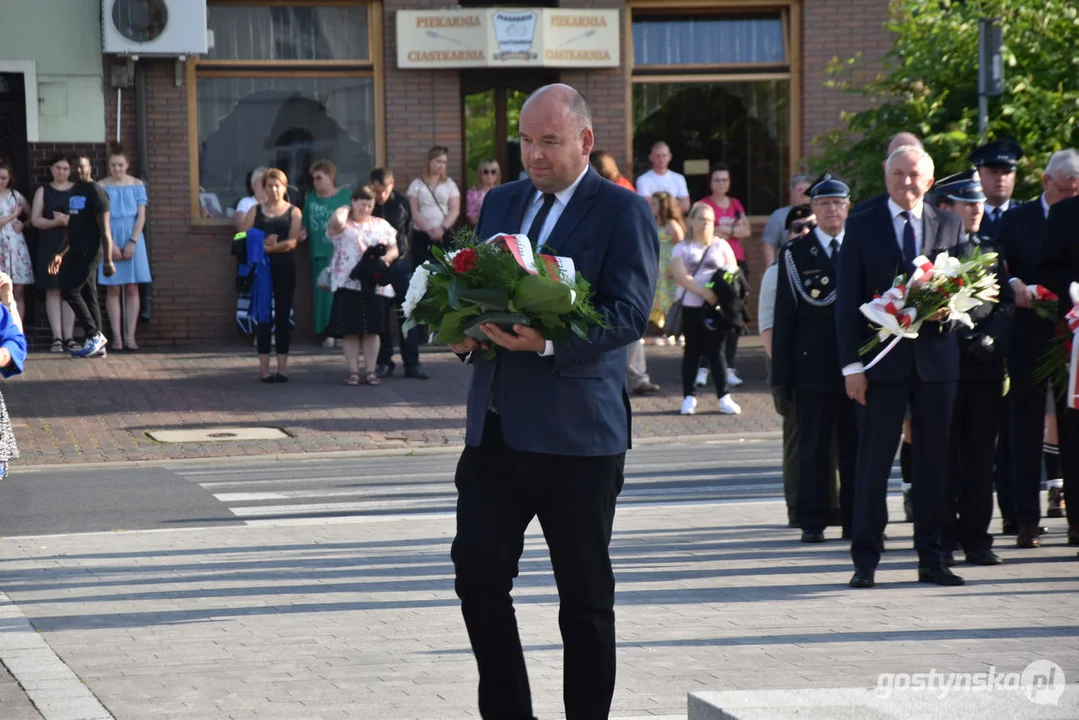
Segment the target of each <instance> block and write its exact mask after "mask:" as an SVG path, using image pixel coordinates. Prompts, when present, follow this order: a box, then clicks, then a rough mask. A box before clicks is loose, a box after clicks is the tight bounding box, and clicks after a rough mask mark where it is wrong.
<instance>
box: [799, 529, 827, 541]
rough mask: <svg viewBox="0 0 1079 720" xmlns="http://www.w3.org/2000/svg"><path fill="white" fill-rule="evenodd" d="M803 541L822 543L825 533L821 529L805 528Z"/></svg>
mask: <svg viewBox="0 0 1079 720" xmlns="http://www.w3.org/2000/svg"><path fill="white" fill-rule="evenodd" d="M802 542H804V543H822V542H824V533H822V532H820V531H819V530H803V531H802Z"/></svg>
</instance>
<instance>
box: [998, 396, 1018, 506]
mask: <svg viewBox="0 0 1079 720" xmlns="http://www.w3.org/2000/svg"><path fill="white" fill-rule="evenodd" d="M1010 398H1011V392H1009V393H1008V395H1006V396H1004V398H1003V403H1002V405H1001V412H1000V434H999V435H998V436H997V455H996V464H995V467H994V468H993V484H994V485H996V488H997V507H999V508H1000V516H1001V517H1002V518H1003V519H1004V521H1005V522H1009V523H1014V522H1015V493H1014V492H1012V419H1011V402H1010Z"/></svg>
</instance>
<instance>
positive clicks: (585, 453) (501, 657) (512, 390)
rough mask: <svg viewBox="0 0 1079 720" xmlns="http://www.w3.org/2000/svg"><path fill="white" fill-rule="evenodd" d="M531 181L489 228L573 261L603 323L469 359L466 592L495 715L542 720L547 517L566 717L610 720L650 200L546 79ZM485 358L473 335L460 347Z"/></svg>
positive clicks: (646, 295)
mask: <svg viewBox="0 0 1079 720" xmlns="http://www.w3.org/2000/svg"><path fill="white" fill-rule="evenodd" d="M520 137H521V158H522V161H523V164H524V166H525V168H526V169H527V170H528V176H529V179H528V180H518V181H517V182H513V183H509V184H507V185H502V186H501V187H497V188H495V189H493V190H491V192H490V193H489V194H488V195H487V199H486V200H485V201H484V203H483V210H482V212H481V214H480V218H479V224H478V233H479V235H480V237H489V236H491V235H494V234H497V233H525V234H527V235H528V237H529V238H530V239H531V240H532V242H533V243H534V244H535V245H536V246H537V247H539V248H541V252H546V253H549V254H552V255H560V256H566V257H570V258H572V259H573V261H574V263H575V265H576V269H577V271H578V272H579V273H580V274H581V275H582V276H583V277H584V278H585V279H586V280H588V281H589V282H590V283H591V285H592V288H593V290H594V293H595V295H594V301H595V305H596V308H597V309H598V310H599V312H600V314H601V315H602V316H603V318H604V320H605V321H606V322H605V327H602V328H601V327H593V328H591V329H590V331H589V338H588V340H582V339H580V338H578V337H576V336H574V335H572V334H571V335H570V336H569V337H568V338H567V339H566V340H560V341H557V342H551V341H550V340H548V339H546V338H543V337H541V336H540V335H539V333H537V332H536V331H535V330H533V329H531V328H529V327H525V326H521V325H517V326H514V327H513V329H512V331H509V330H503V329H499V328H498V327H496V326H494V325H484V326H482V328H483V330H484V332H485V333H486V334H487V336H488V337H489V338H490V340H491V341H492V342H493V343H494V344H496V345H497V346H499V347H498V353H497V355H496V357H495V358H494V359H492V360H485V359H483V358H482V357H480V354H478V353H474V354H472V355H471V362H472V366H473V375H472V383H471V385H470V387H469V391H468V420H467V430H466V435H465V444H466V447H465V449H464V452H463V453H462V454H461V459H460V462H459V463H458V465H457V475H456V484H457V492H458V495H457V535H456V537H455V538H454V541H453V550H452V557H453V563H454V568H455V570H456V585H455V587H456V590H457V595H458V597H460V599H461V611H462V614H463V615H464V619H465V625H466V627H467V629H468V635H469V640H470V641H471V643H472V650H473V653H474V654H475V657H476V663H477V665H478V666H479V676H480V683H479V709H480V714H481V715H482V716H483V717H484V718H499V719H501V718H531V717H532V701H531V696H530V692H529V687H528V676H527V673H526V672H525V663H524V656H523V653H522V650H521V641H520V637H519V635H518V632H517V622H516V619H515V617H514V611H513V601H512V599H511V597H510V590H511V589H512V586H513V579H514V578H515V577H516V576H517V563H518V560H519V559H520V556H521V551H522V548H523V545H524V532H525V529H526V528H527V527H528V524H529V523H530V522H531V521H532V519H533V518H534V517H538V518H539V521H540V525H541V526H542V528H543V533H544V537H545V538H546V540H547V547H548V548H549V550H550V553H551V564H552V566H553V568H554V575H555V582H556V583H557V585H558V594H559V600H560V603H561V607H560V611H559V627H560V629H561V631H562V640H563V643H564V645H565V655H564V658H565V659H564V662H565V673H564V678H565V680H564V683H565V688H564V693H563V695H564V701H565V706H566V716H567V717H568V718H605V717H607V714H608V712H609V710H610V705H611V698H612V696H613V694H614V679H615V634H614V575H613V573H612V570H611V560H610V555H609V552H608V545H609V543H610V539H611V527H612V523H613V520H614V508H615V499H616V498H617V496H618V493H619V492H620V490H621V489H622V482H623V468H624V465H625V453H626V449H627V448H628V447H629V441H630V405H629V397H628V395H627V394H626V369H625V368H626V346H627V345H629V344H630V343H632V342H636V341H637V340H639V339H640V338H641V336H642V335H643V334H644V331H645V327H646V326H647V324H648V315H649V312H650V310H651V307H652V296H653V293H654V291H655V283H656V273H657V269H658V267H659V237H658V235H657V233H656V226H655V222H654V221H653V219H652V210H651V208H650V207H649V204H648V202H647V201H646V200H645V199H643V198H641V197H639V196H637V195H636V194H634V193H632V192H630V191H629V190H626V189H624V188H621V187H619V186H617V185H615V184H613V183H609V182H604V181H603V180H602V179H601V178H600V176H599V175H597V174H596V173H595V171H593V170H592V169H591V168H590V166H589V164H588V154H589V153H590V152H591V151H592V147H593V145H594V137H593V133H592V121H591V116H590V113H589V110H588V106H587V104H586V103H585V100H584V98H583V97H581V95H580V94H579V93H578V92H577V91H576V90H574V89H573V88H571V87H569V86H567V85H561V84H557V85H548V86H546V87H543V88H540V89H539V90H537V91H536V92H535V93H533V94H532V95H531V96H530V97H529V98H528V100H527V101H526V102H525V104H524V106H523V107H522V109H521V119H520ZM452 349H453V350H454V351H455V352H457V353H458V354H465V353H472V352H473V351H474V350H476V349H477V345H476V343H475V342H473V341H471V340H470V339H468V340H465V342H463V343H461V344H459V345H455V346H452Z"/></svg>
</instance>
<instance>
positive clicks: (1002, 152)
mask: <svg viewBox="0 0 1079 720" xmlns="http://www.w3.org/2000/svg"><path fill="white" fill-rule="evenodd" d="M1022 157H1023V148H1021V147H1019V143H1017V142H1015V141H1014V140H993V141H992V142H988V143H986V144H985V145H982V146H981V147H978V148H975V149H974V152H972V153H971V154H970V161H971V162H972V163H974V166H975V167H976V168H978V179H979V180H980V181H981V184H982V191H983V192H984V193H985V217H983V218H982V224H981V229H980V230H979V232H980V233H981V234H982V235H985V236H986V237H988V238H990V239H994V240H995V239H996V237H997V235H998V234H1000V223H1001V221H1002V220H1003V218H1004V213H1006V212H1008V211H1009V210H1011V209H1012V208H1013V207H1014V206H1015V205H1016V203H1014V202H1012V194H1013V193H1014V192H1015V168H1016V166H1017V165H1018V163H1019V161H1020V160H1021V159H1022Z"/></svg>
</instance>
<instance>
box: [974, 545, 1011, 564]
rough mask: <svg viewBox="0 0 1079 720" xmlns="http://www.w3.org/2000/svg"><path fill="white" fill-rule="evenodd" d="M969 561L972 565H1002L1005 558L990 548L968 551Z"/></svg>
mask: <svg viewBox="0 0 1079 720" xmlns="http://www.w3.org/2000/svg"><path fill="white" fill-rule="evenodd" d="M967 562H968V563H970V564H971V565H1000V564H1001V563H1002V562H1004V561H1003V560H1001V559H1000V556H999V555H997V554H996V553H995V552H993V551H992V550H990V549H989V548H985V549H984V550H975V551H974V552H968V553H967Z"/></svg>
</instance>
